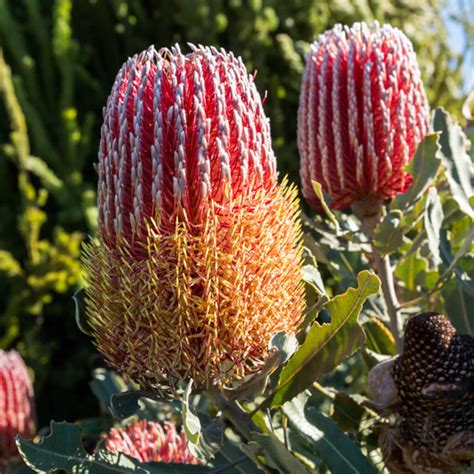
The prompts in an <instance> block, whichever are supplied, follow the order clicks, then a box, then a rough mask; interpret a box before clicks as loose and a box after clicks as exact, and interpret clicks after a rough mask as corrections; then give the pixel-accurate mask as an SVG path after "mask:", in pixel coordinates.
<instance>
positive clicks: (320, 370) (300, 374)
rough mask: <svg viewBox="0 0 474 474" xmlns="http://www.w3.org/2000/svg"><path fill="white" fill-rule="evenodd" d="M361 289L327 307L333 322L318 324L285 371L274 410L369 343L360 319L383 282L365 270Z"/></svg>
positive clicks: (349, 292) (359, 286)
mask: <svg viewBox="0 0 474 474" xmlns="http://www.w3.org/2000/svg"><path fill="white" fill-rule="evenodd" d="M357 282H358V287H357V288H356V289H354V288H349V289H348V290H347V291H346V292H345V293H344V294H342V295H338V296H336V297H335V298H333V299H332V300H330V301H329V302H327V303H326V304H325V305H324V308H325V309H326V310H327V311H328V312H329V313H330V314H331V322H330V323H328V324H322V325H320V324H318V323H317V322H314V323H313V324H312V326H311V328H310V330H309V332H308V335H307V336H306V340H305V342H304V344H303V345H302V346H301V347H300V348H299V349H298V350H297V351H296V353H295V354H294V355H293V356H292V357H291V358H290V359H289V361H288V362H287V364H286V365H285V366H284V367H283V370H282V372H281V374H280V377H279V380H278V385H277V388H276V389H275V393H274V396H273V400H272V406H274V407H276V406H280V405H282V404H283V403H284V402H286V401H288V400H291V399H292V398H293V397H294V396H296V395H298V393H301V392H302V391H303V390H305V389H306V388H307V387H309V386H310V385H311V383H312V382H314V381H315V380H317V379H318V378H319V377H321V376H322V375H324V374H326V373H328V372H330V371H331V370H333V369H334V368H335V367H337V366H338V365H339V363H341V362H342V361H343V360H344V359H345V358H346V357H348V356H350V355H351V354H352V353H353V352H354V351H355V350H356V349H357V348H358V347H359V345H360V344H362V343H363V342H364V340H365V334H364V331H363V330H362V328H361V326H360V325H359V323H358V320H357V318H358V316H359V313H360V311H361V309H362V305H363V304H364V301H365V300H366V299H367V297H368V296H369V295H371V294H373V293H375V292H377V291H378V289H379V286H380V281H379V279H378V277H377V276H375V275H374V274H373V273H371V272H369V271H367V270H364V271H362V272H360V273H359V275H358V276H357Z"/></svg>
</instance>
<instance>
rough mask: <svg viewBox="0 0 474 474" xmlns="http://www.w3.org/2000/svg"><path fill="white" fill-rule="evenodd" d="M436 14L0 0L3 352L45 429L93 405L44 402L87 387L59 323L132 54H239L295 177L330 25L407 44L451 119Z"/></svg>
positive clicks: (372, 7)
mask: <svg viewBox="0 0 474 474" xmlns="http://www.w3.org/2000/svg"><path fill="white" fill-rule="evenodd" d="M440 11H441V3H440V2H439V1H438V0H436V1H434V2H432V1H428V0H424V1H422V2H417V3H416V5H414V4H408V3H406V2H402V3H400V2H399V1H398V0H379V1H376V2H368V1H364V2H331V1H324V2H321V1H317V0H298V1H293V2H285V1H282V0H258V1H257V0H252V1H250V0H248V1H247V0H245V1H244V0H232V1H229V2H224V1H223V0H211V1H208V0H197V1H193V2H191V1H189V0H177V1H174V2H169V1H167V0H158V1H156V2H149V1H147V0H136V1H135V0H134V1H131V2H125V1H115V0H105V1H100V2H98V1H94V2H93V1H89V0H78V1H74V2H73V1H72V0H46V1H39V0H21V1H19V2H17V1H13V0H0V45H1V48H2V50H3V54H4V56H5V60H3V59H1V61H0V77H1V79H0V83H1V86H0V89H1V91H0V97H1V99H0V113H2V115H5V114H6V115H7V117H8V119H7V121H2V123H1V124H0V146H1V148H0V190H1V191H0V193H1V197H0V203H1V204H0V219H1V221H2V227H1V229H0V285H1V286H0V287H1V288H2V289H1V290H0V291H1V301H2V303H0V347H2V348H9V347H13V346H16V347H17V348H19V349H20V350H21V351H22V353H23V355H24V356H25V357H26V359H27V362H28V364H29V365H30V366H32V367H33V369H34V370H35V373H36V383H35V385H36V391H37V394H38V397H39V399H40V405H41V406H42V409H41V411H40V413H39V416H40V420H42V421H43V422H44V421H45V420H47V419H49V418H50V417H53V416H54V417H66V416H78V415H91V414H93V410H94V407H93V402H92V399H88V400H87V399H86V400H81V403H76V404H74V406H75V408H74V411H73V412H71V411H70V408H69V407H66V406H65V404H64V403H63V401H62V400H60V399H56V400H54V402H53V401H51V402H49V400H50V398H51V394H52V393H55V392H56V390H54V389H55V388H58V387H60V388H61V389H62V390H65V393H67V394H68V396H67V397H66V398H69V397H75V396H76V395H75V394H77V393H78V390H77V386H78V385H79V384H83V385H84V384H85V382H86V380H87V377H88V374H87V371H86V370H83V371H77V370H75V368H76V367H85V365H86V360H87V358H88V357H89V356H90V354H91V351H92V349H91V347H90V346H86V345H85V344H82V341H85V340H86V338H85V336H84V339H80V338H78V337H77V336H76V335H75V333H74V329H73V325H72V322H71V321H70V318H68V317H66V316H67V315H68V314H69V313H70V301H69V297H70V295H71V293H72V292H73V291H74V288H75V287H76V285H77V284H78V281H79V280H80V268H79V264H78V259H79V245H80V241H81V240H82V239H83V238H84V237H85V236H86V235H87V234H89V233H91V232H93V231H94V229H95V225H96V216H97V213H96V208H95V189H96V176H95V173H94V170H93V166H92V164H93V162H94V161H95V159H96V156H97V150H98V142H99V126H100V123H101V109H102V107H103V105H104V104H105V100H106V97H107V94H108V93H109V91H110V88H111V85H112V82H113V78H114V76H115V74H116V73H117V71H118V69H119V67H120V65H121V64H122V62H123V61H124V60H125V59H126V58H127V56H129V55H132V54H134V53H136V52H137V51H140V50H142V49H144V48H146V47H147V46H148V45H149V44H151V43H154V44H156V46H157V47H161V46H170V45H171V44H173V43H174V42H180V43H181V44H185V43H186V42H187V41H192V42H195V43H203V44H214V45H220V46H223V47H225V48H227V49H230V50H233V51H234V52H235V53H237V54H240V55H242V57H243V59H244V61H245V62H246V64H247V67H248V69H249V71H250V72H252V71H257V72H258V73H257V76H256V80H257V85H258V88H259V90H260V91H261V92H262V93H263V92H264V91H268V99H267V100H266V102H265V108H266V112H267V113H268V114H269V116H270V117H271V123H272V131H273V137H274V141H273V144H274V148H275V152H276V154H277V156H278V161H279V167H280V170H281V171H282V172H283V173H284V174H285V173H289V174H290V176H291V177H292V178H293V179H294V180H298V161H299V160H298V159H297V156H298V154H297V147H296V112H297V107H298V96H299V87H300V81H301V74H302V71H303V67H304V54H305V51H307V49H308V47H309V44H310V43H311V42H312V41H313V40H314V39H315V37H316V36H317V35H318V34H320V33H322V32H323V31H324V30H325V29H327V28H330V27H331V26H332V25H334V23H336V22H344V23H348V24H350V23H352V22H354V21H358V20H367V21H371V20H373V19H378V20H379V21H381V22H390V23H392V24H394V25H396V26H398V27H400V28H402V29H403V30H404V31H405V32H406V33H407V34H408V36H409V37H410V38H411V39H412V40H413V42H414V44H415V49H416V50H417V51H418V53H419V55H418V58H419V61H420V63H421V69H422V74H423V77H424V80H425V84H426V85H427V90H428V96H429V98H430V101H431V104H432V105H444V106H445V107H446V108H448V109H449V110H451V111H454V112H457V111H458V110H459V104H460V103H461V99H453V97H455V96H457V95H456V94H455V92H456V91H457V89H458V88H459V85H460V63H461V62H460V58H459V57H458V56H456V55H455V54H454V53H453V52H452V51H451V50H450V49H449V47H448V46H447V37H446V32H445V28H444V26H443V24H442V22H441V19H440V18H441V16H440ZM425 25H430V28H429V29H427V28H426V27H425ZM6 63H7V64H8V66H7V64H6ZM453 65H454V70H453V69H452V66H453ZM10 69H11V71H12V74H11V73H10ZM453 143H454V142H453ZM443 153H444V152H443ZM398 243H399V241H398ZM350 245H354V244H353V243H351V244H350ZM334 253H335V255H331V258H330V259H329V261H330V265H331V267H332V268H335V267H336V266H338V267H339V271H340V272H341V275H342V276H343V280H342V284H341V287H342V288H344V287H347V285H349V284H352V283H354V282H355V275H353V272H352V271H351V270H350V269H349V267H350V265H351V264H350V265H349V267H348V266H347V264H348V263H350V262H349V261H348V260H347V258H346V255H345V253H344V251H343V250H339V249H338V250H334ZM318 262H320V260H319V258H318ZM321 263H322V264H323V265H324V262H321ZM321 271H325V270H324V267H323V269H322V270H321ZM329 283H332V282H331V281H329ZM334 283H337V284H338V283H339V282H338V281H337V282H336V281H335V282H334ZM25 341H28V343H25ZM52 341H54V342H52ZM46 367H49V369H48V371H46V370H45V368H46ZM53 367H54V368H53Z"/></svg>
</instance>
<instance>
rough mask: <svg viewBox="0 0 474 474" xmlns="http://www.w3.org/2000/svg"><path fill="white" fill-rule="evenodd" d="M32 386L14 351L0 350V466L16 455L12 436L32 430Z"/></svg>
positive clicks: (33, 428)
mask: <svg viewBox="0 0 474 474" xmlns="http://www.w3.org/2000/svg"><path fill="white" fill-rule="evenodd" d="M35 430H36V428H35V407H34V394H33V386H32V383H31V379H30V375H29V373H28V369H27V367H26V365H25V363H24V362H23V359H22V358H21V356H20V354H18V353H17V352H16V351H9V352H4V351H0V468H1V466H2V464H7V463H8V462H9V461H11V460H12V459H13V458H16V457H18V451H17V448H16V445H15V436H16V435H17V434H20V435H22V436H24V437H26V438H31V437H33V435H34V433H35Z"/></svg>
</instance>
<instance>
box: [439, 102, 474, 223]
mask: <svg viewBox="0 0 474 474" xmlns="http://www.w3.org/2000/svg"><path fill="white" fill-rule="evenodd" d="M433 128H434V130H435V131H439V132H441V136H440V139H439V143H440V145H441V153H440V157H441V160H442V162H443V167H444V168H445V170H446V177H447V179H448V183H449V187H450V189H451V193H452V195H453V198H454V199H455V200H456V202H457V203H458V205H459V208H460V209H461V210H462V211H463V212H464V213H465V214H467V215H468V216H471V217H473V216H474V212H473V209H472V206H471V204H470V202H469V199H470V198H471V197H472V196H473V187H474V184H473V183H474V165H473V163H472V161H471V158H470V156H469V155H468V153H467V138H466V136H465V135H464V133H463V131H462V129H461V127H460V126H459V125H458V124H456V123H453V122H452V120H451V117H450V116H449V114H448V113H447V112H446V111H444V110H443V109H440V108H438V109H436V111H435V113H434V121H433Z"/></svg>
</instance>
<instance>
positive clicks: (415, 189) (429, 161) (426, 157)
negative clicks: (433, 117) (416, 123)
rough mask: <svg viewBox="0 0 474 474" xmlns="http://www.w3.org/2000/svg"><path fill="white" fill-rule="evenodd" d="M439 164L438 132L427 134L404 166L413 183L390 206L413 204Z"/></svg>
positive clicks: (434, 174)
mask: <svg viewBox="0 0 474 474" xmlns="http://www.w3.org/2000/svg"><path fill="white" fill-rule="evenodd" d="M440 164H441V155H440V147H439V143H438V134H436V133H432V134H430V135H427V136H426V137H425V138H424V139H423V140H422V141H421V142H420V144H419V145H418V148H417V150H416V153H415V156H414V158H413V160H412V161H411V162H410V163H409V164H408V165H407V166H405V167H404V170H405V171H406V172H408V173H409V174H410V175H411V176H412V178H413V183H412V184H411V186H410V187H409V188H408V190H407V191H406V192H405V193H403V194H399V195H398V196H397V197H396V198H395V199H394V201H393V203H392V205H391V208H392V209H400V210H402V211H403V210H406V209H408V208H410V207H411V206H413V205H414V204H415V203H416V202H417V201H418V199H419V198H420V197H421V196H422V195H423V193H424V191H425V190H426V188H427V187H428V186H429V185H430V184H431V182H432V180H433V178H434V177H435V176H436V173H437V171H438V169H439V167H440Z"/></svg>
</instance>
